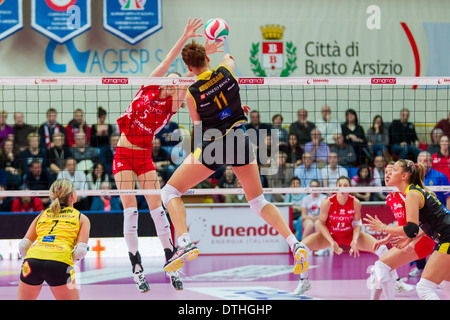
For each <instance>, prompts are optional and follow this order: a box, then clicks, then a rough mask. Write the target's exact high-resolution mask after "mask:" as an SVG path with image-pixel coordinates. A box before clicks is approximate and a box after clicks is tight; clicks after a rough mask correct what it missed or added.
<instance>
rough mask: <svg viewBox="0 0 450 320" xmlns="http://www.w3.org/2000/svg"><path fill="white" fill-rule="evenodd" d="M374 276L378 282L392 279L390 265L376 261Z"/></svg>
mask: <svg viewBox="0 0 450 320" xmlns="http://www.w3.org/2000/svg"><path fill="white" fill-rule="evenodd" d="M375 276H376V278H377V280H378V281H379V282H387V281H391V280H392V275H391V267H389V266H388V265H387V264H385V263H383V262H381V261H376V262H375Z"/></svg>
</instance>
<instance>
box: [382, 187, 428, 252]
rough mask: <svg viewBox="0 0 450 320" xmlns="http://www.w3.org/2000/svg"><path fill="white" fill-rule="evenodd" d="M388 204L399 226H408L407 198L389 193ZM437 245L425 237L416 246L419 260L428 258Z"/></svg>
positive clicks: (415, 249)
mask: <svg viewBox="0 0 450 320" xmlns="http://www.w3.org/2000/svg"><path fill="white" fill-rule="evenodd" d="M386 204H387V205H388V207H389V208H390V209H391V211H392V213H393V214H394V216H395V219H397V222H398V225H399V226H401V227H403V226H406V225H407V224H408V222H407V220H406V207H405V196H404V195H403V193H401V192H396V193H395V195H392V193H389V194H388V195H387V197H386ZM435 246H436V243H435V242H434V241H433V240H432V239H431V238H430V237H429V236H427V235H424V236H423V237H421V238H420V240H419V241H418V242H417V243H416V245H415V246H414V251H416V253H417V256H418V257H419V259H422V258H426V257H428V256H429V255H430V254H431V253H432V252H433V250H434V247H435Z"/></svg>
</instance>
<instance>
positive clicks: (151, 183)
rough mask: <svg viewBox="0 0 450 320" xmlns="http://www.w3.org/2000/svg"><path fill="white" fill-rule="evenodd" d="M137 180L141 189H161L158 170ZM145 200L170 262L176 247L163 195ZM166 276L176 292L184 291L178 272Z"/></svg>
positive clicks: (148, 197) (152, 196)
mask: <svg viewBox="0 0 450 320" xmlns="http://www.w3.org/2000/svg"><path fill="white" fill-rule="evenodd" d="M137 180H138V183H139V186H140V188H141V189H150V190H155V189H156V190H157V189H160V188H161V187H160V184H159V181H158V175H157V173H156V170H151V171H147V172H145V173H143V174H141V175H139V176H138V177H137ZM145 200H146V201H147V204H148V207H149V209H150V215H151V217H152V220H153V223H154V224H155V229H156V233H157V235H158V238H159V240H160V241H161V245H162V246H163V249H164V255H165V258H166V261H168V260H169V259H170V258H172V256H173V255H174V253H175V247H174V242H173V239H172V234H171V230H170V222H169V220H168V219H167V214H166V211H165V210H164V208H163V206H162V202H161V195H145ZM166 275H167V277H169V278H170V283H171V285H172V287H173V288H174V289H175V290H183V282H182V281H181V279H180V276H179V274H178V272H176V271H175V272H166Z"/></svg>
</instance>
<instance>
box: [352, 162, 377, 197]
mask: <svg viewBox="0 0 450 320" xmlns="http://www.w3.org/2000/svg"><path fill="white" fill-rule="evenodd" d="M352 186H355V187H376V186H377V185H376V182H375V179H373V177H372V173H371V172H370V168H369V166H368V165H367V164H362V165H361V166H360V167H359V169H358V172H357V174H356V176H354V177H353V178H352ZM355 197H356V198H358V199H359V200H360V201H380V193H379V192H355Z"/></svg>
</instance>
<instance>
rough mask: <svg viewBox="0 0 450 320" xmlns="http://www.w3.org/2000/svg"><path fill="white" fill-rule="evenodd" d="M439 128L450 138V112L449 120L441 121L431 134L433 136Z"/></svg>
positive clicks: (449, 114)
mask: <svg viewBox="0 0 450 320" xmlns="http://www.w3.org/2000/svg"><path fill="white" fill-rule="evenodd" d="M438 128H439V129H441V130H442V132H443V134H444V135H446V136H447V137H450V111H449V112H448V116H447V119H441V120H439V122H438V123H437V124H436V126H435V127H434V129H433V130H432V131H431V134H433V131H434V130H436V129H438Z"/></svg>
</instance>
